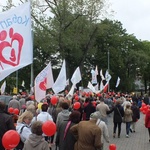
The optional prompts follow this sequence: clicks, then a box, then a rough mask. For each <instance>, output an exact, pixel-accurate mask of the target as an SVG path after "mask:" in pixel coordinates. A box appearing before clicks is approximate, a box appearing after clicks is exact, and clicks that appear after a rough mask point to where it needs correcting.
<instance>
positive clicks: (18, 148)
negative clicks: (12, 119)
mask: <svg viewBox="0 0 150 150" xmlns="http://www.w3.org/2000/svg"><path fill="white" fill-rule="evenodd" d="M24 127H26V126H22V127H21V129H20V133H19V135H20V134H21V133H22V131H23V128H24ZM23 147H24V143H23V142H22V141H21V137H20V141H19V144H18V145H17V147H16V148H15V150H22V149H23Z"/></svg>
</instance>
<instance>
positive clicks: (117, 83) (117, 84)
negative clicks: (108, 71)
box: [116, 77, 120, 87]
mask: <svg viewBox="0 0 150 150" xmlns="http://www.w3.org/2000/svg"><path fill="white" fill-rule="evenodd" d="M119 84H120V78H119V77H118V79H117V82H116V87H118V86H119Z"/></svg>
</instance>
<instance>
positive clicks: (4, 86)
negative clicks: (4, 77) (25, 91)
mask: <svg viewBox="0 0 150 150" xmlns="http://www.w3.org/2000/svg"><path fill="white" fill-rule="evenodd" d="M5 88H6V81H4V82H3V84H2V86H1V94H4V93H5Z"/></svg>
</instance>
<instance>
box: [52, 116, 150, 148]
mask: <svg viewBox="0 0 150 150" xmlns="http://www.w3.org/2000/svg"><path fill="white" fill-rule="evenodd" d="M112 115H113V114H111V117H109V118H108V122H109V124H108V129H109V134H110V143H104V150H109V144H116V146H117V149H116V150H149V149H150V143H149V138H148V131H147V129H146V128H145V126H144V115H143V114H141V118H140V120H139V121H138V122H137V126H136V132H135V133H130V137H129V138H126V137H125V136H126V132H125V131H126V130H125V123H123V124H122V132H121V136H120V138H117V137H116V138H113V122H112ZM53 150H55V147H54V146H53Z"/></svg>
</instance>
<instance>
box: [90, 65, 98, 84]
mask: <svg viewBox="0 0 150 150" xmlns="http://www.w3.org/2000/svg"><path fill="white" fill-rule="evenodd" d="M91 74H92V81H91V82H92V84H97V75H98V70H97V67H96V68H95V70H93V69H92V70H91Z"/></svg>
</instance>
